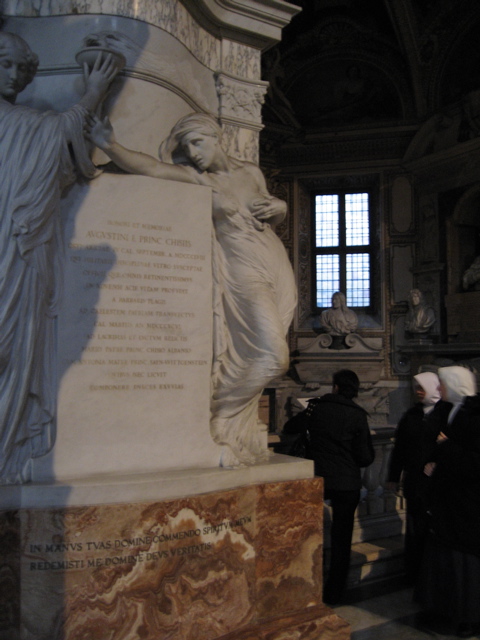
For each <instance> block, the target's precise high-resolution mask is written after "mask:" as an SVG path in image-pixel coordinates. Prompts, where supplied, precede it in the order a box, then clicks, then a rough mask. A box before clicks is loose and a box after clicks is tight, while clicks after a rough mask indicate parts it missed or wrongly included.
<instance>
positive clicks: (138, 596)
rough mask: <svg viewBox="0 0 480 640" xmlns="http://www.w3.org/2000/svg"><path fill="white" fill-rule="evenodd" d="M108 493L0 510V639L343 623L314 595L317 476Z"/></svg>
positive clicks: (192, 633)
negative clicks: (104, 497) (90, 500)
mask: <svg viewBox="0 0 480 640" xmlns="http://www.w3.org/2000/svg"><path fill="white" fill-rule="evenodd" d="M291 460H292V459H291ZM302 462H303V461H302ZM51 490H52V488H51V487H49V486H48V485H45V486H44V488H43V491H44V493H45V495H48V494H49V492H50V491H51ZM120 493H121V492H120V491H119V495H118V501H117V502H116V503H111V504H83V505H79V504H77V505H76V506H61V505H57V506H45V507H44V508H20V509H18V510H5V511H3V512H2V513H1V514H0V545H1V546H0V548H1V549H2V553H3V554H4V558H3V562H2V570H1V572H0V610H1V611H2V616H1V619H0V629H1V632H0V636H1V638H2V639H3V640H20V639H21V640H46V639H47V638H48V640H77V639H78V640H79V639H82V640H84V639H87V638H88V639H89V640H90V639H91V640H107V639H109V640H133V639H138V640H140V639H142V640H160V639H167V638H168V639H169V640H220V639H222V640H227V639H228V640H233V639H234V638H235V639H238V640H240V639H241V640H247V639H248V640H253V639H255V640H259V639H261V638H265V639H266V638H268V639H269V640H280V639H285V638H288V639H289V640H290V639H291V640H295V639H297V638H298V639H300V638H302V640H320V639H322V640H326V639H327V638H328V639H331V638H336V639H339V640H340V639H341V640H343V639H346V638H349V637H350V630H349V626H348V624H347V623H345V622H344V621H343V620H341V619H340V618H338V616H336V615H335V614H334V613H333V611H332V610H331V609H329V608H328V607H326V606H325V605H323V604H322V553H323V545H322V540H323V531H322V494H323V481H322V479H320V478H303V479H300V480H284V481H277V482H259V483H256V484H247V485H244V486H237V487H234V488H230V489H225V490H216V491H212V492H207V493H200V494H195V495H191V496H186V497H181V498H178V499H166V500H148V501H138V502H131V503H127V502H123V500H122V495H120ZM126 493H127V494H128V491H127V492H126ZM47 502H48V500H47V499H46V500H45V503H47ZM54 502H55V500H54Z"/></svg>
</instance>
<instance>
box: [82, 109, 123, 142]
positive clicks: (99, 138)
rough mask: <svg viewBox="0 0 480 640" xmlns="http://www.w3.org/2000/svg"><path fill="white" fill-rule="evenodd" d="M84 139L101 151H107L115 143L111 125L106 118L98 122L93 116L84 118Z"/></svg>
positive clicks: (98, 119)
mask: <svg viewBox="0 0 480 640" xmlns="http://www.w3.org/2000/svg"><path fill="white" fill-rule="evenodd" d="M84 133H85V137H86V138H87V140H90V142H93V144H94V145H96V146H97V147H98V148H99V149H102V151H107V150H108V149H110V147H111V146H112V145H113V144H114V142H115V134H114V131H113V127H112V124H111V122H110V120H109V119H108V117H107V116H105V118H103V119H102V120H100V118H99V117H98V116H97V115H95V114H93V113H92V114H90V115H88V116H87V117H86V118H85V128H84Z"/></svg>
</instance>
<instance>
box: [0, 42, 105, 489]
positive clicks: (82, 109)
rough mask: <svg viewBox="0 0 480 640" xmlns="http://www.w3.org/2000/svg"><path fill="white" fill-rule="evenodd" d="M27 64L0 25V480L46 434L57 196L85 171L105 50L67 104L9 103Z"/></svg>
mask: <svg viewBox="0 0 480 640" xmlns="http://www.w3.org/2000/svg"><path fill="white" fill-rule="evenodd" d="M37 66H38V58H37V56H36V55H35V54H34V53H33V52H32V51H31V50H30V47H29V46H28V44H27V43H26V42H25V41H24V40H23V39H22V38H20V37H19V36H17V35H14V34H11V33H6V32H1V33H0V148H1V150H2V153H1V162H0V213H1V220H0V248H1V251H0V274H1V275H0V484H12V483H19V482H26V481H28V480H29V478H30V462H31V459H32V458H35V457H39V456H42V455H45V454H46V453H47V452H48V451H49V450H50V449H51V447H52V446H53V442H54V439H55V429H54V425H55V417H54V416H55V405H56V394H55V386H56V382H55V380H54V375H53V374H54V366H53V363H54V324H53V323H54V320H53V319H54V316H55V313H56V301H57V295H58V279H59V273H60V272H61V271H60V267H59V264H60V261H59V255H58V244H57V236H58V233H59V226H58V222H59V221H58V215H57V214H58V205H59V201H60V195H61V192H62V189H63V188H64V187H65V186H67V185H68V184H69V183H71V182H72V181H73V180H74V178H75V172H74V169H75V168H76V169H77V170H78V171H79V172H81V173H82V174H83V175H85V176H91V175H93V172H94V171H95V167H94V166H93V164H92V163H91V162H90V159H89V157H88V153H87V149H86V147H85V145H84V138H83V127H84V121H85V116H86V114H87V113H88V112H89V110H93V109H95V108H96V107H97V106H98V104H99V102H100V100H101V99H102V97H103V95H104V94H105V91H106V89H107V87H108V85H109V83H110V82H111V80H112V79H113V77H114V75H115V73H116V70H115V67H114V66H113V65H112V63H111V60H110V59H105V60H104V62H101V60H100V59H98V60H97V62H96V63H95V65H94V67H93V68H92V70H91V72H88V70H85V82H86V90H85V94H84V96H83V98H82V99H81V100H80V102H79V103H78V104H77V105H75V106H74V107H72V108H71V109H69V110H68V111H66V112H65V113H56V112H52V111H47V112H39V111H36V110H34V109H30V108H28V107H23V106H18V105H16V104H15V102H16V98H17V96H18V94H19V93H20V92H21V91H23V89H24V88H25V87H26V86H27V85H28V84H29V83H30V82H31V81H32V80H33V78H34V76H35V73H36V70H37ZM72 155H73V159H72Z"/></svg>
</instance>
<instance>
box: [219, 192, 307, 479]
mask: <svg viewBox="0 0 480 640" xmlns="http://www.w3.org/2000/svg"><path fill="white" fill-rule="evenodd" d="M225 197H227V200H229V202H228V203H226V202H225ZM232 198H233V201H232ZM232 205H233V206H232ZM213 208H214V210H213V214H214V215H213V218H214V227H215V237H214V248H213V254H214V260H213V271H214V364H213V378H212V386H213V389H212V418H211V430H212V436H213V438H214V440H215V441H216V442H218V443H220V444H226V445H227V447H228V449H226V450H225V452H224V455H223V457H222V464H223V465H225V466H228V465H235V464H238V463H243V464H252V463H255V462H259V461H261V460H265V459H266V458H267V457H268V455H269V453H268V448H267V445H266V435H267V434H266V430H267V427H266V425H263V424H262V423H261V422H260V420H259V417H258V401H259V399H260V396H261V394H262V391H263V389H264V388H265V387H267V386H268V385H269V384H270V383H271V382H272V381H273V380H275V379H276V378H278V377H279V376H281V375H283V374H284V373H285V372H286V371H287V369H288V365H289V352H288V346H287V342H286V334H287V331H288V327H289V325H290V323H291V321H292V317H293V312H294V309H295V305H296V301H297V298H296V287H295V282H294V277H293V271H292V267H291V264H290V261H289V259H288V256H287V252H286V250H285V247H284V246H283V244H282V242H281V240H280V239H279V237H278V236H277V235H276V234H275V232H274V231H273V229H272V228H271V226H270V225H269V224H268V223H262V222H259V221H258V220H257V219H256V218H254V217H253V216H252V214H251V212H250V211H249V210H248V208H246V207H245V206H242V205H241V204H240V203H239V202H236V194H233V193H231V192H228V191H227V193H225V192H224V193H223V194H222V191H221V189H217V190H215V191H214V195H213Z"/></svg>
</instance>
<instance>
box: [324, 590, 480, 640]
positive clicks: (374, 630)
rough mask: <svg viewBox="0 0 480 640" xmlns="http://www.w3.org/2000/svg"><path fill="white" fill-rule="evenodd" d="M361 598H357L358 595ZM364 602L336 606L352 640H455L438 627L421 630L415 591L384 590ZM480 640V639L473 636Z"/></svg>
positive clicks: (474, 638)
mask: <svg viewBox="0 0 480 640" xmlns="http://www.w3.org/2000/svg"><path fill="white" fill-rule="evenodd" d="M357 597H358V595H357ZM360 597H364V599H361V600H357V599H356V597H355V596H353V597H352V596H350V597H347V604H343V605H338V606H335V607H334V609H335V613H337V614H338V615H339V616H341V617H342V618H343V619H344V620H347V621H348V622H349V623H350V625H351V627H352V637H351V640H455V639H456V638H458V636H456V635H453V634H452V632H451V631H449V629H448V627H446V626H443V628H442V625H441V624H438V625H436V626H438V628H436V629H435V630H430V629H427V628H425V627H424V628H422V625H421V624H420V622H419V621H418V620H417V617H416V614H418V612H419V608H418V606H417V605H415V604H414V603H413V602H412V589H406V588H402V587H400V588H398V587H397V588H394V589H385V590H383V593H381V594H377V595H374V594H369V595H367V594H364V595H363V596H362V595H360ZM470 639H471V640H480V635H478V636H470Z"/></svg>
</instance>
